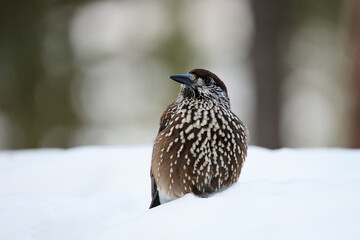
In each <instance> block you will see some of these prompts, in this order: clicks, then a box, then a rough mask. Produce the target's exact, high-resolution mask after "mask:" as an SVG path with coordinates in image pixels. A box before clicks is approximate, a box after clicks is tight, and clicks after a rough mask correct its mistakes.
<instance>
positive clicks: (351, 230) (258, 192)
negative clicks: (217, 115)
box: [0, 146, 360, 240]
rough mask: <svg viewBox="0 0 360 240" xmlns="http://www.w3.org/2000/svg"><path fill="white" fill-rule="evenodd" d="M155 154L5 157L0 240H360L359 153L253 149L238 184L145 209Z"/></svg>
mask: <svg viewBox="0 0 360 240" xmlns="http://www.w3.org/2000/svg"><path fill="white" fill-rule="evenodd" d="M150 159H151V147H150V146H136V147H135V146H134V147H82V148H74V149H70V150H60V149H41V150H21V151H0V239H1V240H8V239H9V240H13V239H24V240H25V239H26V240H28V239H29V240H30V239H36V240H38V239H39V240H42V239H44V240H45V239H47V240H48V239H51V240H52V239H62V240H63V239H66V240H72V239H74V240H75V239H76V240H79V239H92V240H100V239H101V240H103V239H109V240H110V239H117V240H118V239H205V238H206V239H255V240H256V239H359V237H360V227H359V222H360V150H348V149H281V150H267V149H264V148H259V147H255V146H251V147H250V148H249V156H248V158H247V160H246V163H245V165H244V168H243V170H242V174H241V176H240V180H239V182H238V183H236V184H235V185H234V186H232V187H231V188H229V189H227V190H225V191H223V192H221V193H217V194H214V195H213V196H211V197H209V198H198V197H195V196H193V195H191V194H188V195H186V196H184V197H183V198H180V199H178V200H176V201H172V202H170V203H167V204H164V205H161V206H160V207H157V208H154V209H151V210H148V206H149V204H150V179H149V168H150Z"/></svg>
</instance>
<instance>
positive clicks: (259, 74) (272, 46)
mask: <svg viewBox="0 0 360 240" xmlns="http://www.w3.org/2000/svg"><path fill="white" fill-rule="evenodd" d="M251 3H252V10H253V17H254V25H255V26H254V27H255V33H254V39H253V47H252V56H251V57H252V62H253V67H254V78H255V91H256V97H257V99H256V110H255V111H256V119H255V144H257V145H260V146H263V147H267V148H279V147H281V142H280V132H279V129H280V114H281V99H280V97H281V93H280V90H281V85H282V83H283V78H284V62H283V61H284V51H286V49H287V40H288V38H287V36H286V35H287V29H288V26H289V24H290V17H289V16H290V13H289V12H290V9H289V8H290V1H286V0H283V1H268V0H254V1H251Z"/></svg>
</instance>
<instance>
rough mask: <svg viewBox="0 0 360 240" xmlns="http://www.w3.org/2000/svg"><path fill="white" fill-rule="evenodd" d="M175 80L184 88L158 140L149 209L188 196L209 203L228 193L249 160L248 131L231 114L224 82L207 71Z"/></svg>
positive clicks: (165, 118) (174, 77)
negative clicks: (219, 194)
mask: <svg viewBox="0 0 360 240" xmlns="http://www.w3.org/2000/svg"><path fill="white" fill-rule="evenodd" d="M170 78H171V79H172V80H174V81H176V82H178V83H180V84H181V88H180V93H179V95H178V97H177V99H176V100H175V101H174V102H173V103H171V104H170V105H169V106H168V107H167V108H166V110H165V111H164V112H163V114H162V116H161V118H160V127H159V131H158V135H157V137H156V138H155V141H154V146H153V151H152V159H151V169H150V177H151V197H152V201H151V204H150V207H149V208H150V209H151V208H153V207H156V206H159V205H161V204H164V203H167V202H169V201H172V200H175V199H177V198H180V197H182V196H183V195H185V194H187V193H192V194H194V195H196V196H198V197H202V198H206V197H209V196H211V195H212V194H214V193H217V192H220V191H223V190H224V189H227V188H228V187H229V186H231V185H232V184H234V183H235V182H237V180H238V178H239V175H240V172H241V168H242V166H243V163H244V161H245V158H246V155H247V148H248V146H247V142H248V129H247V127H246V125H245V124H244V123H243V122H242V121H241V120H240V119H239V118H238V117H237V116H236V115H235V114H234V113H233V112H232V111H231V108H230V99H229V97H228V92H227V88H226V86H225V84H224V82H223V81H222V80H221V79H220V78H219V77H218V76H217V75H215V74H214V73H212V72H210V71H209V70H205V69H194V70H191V71H190V72H189V73H188V74H176V75H172V76H170Z"/></svg>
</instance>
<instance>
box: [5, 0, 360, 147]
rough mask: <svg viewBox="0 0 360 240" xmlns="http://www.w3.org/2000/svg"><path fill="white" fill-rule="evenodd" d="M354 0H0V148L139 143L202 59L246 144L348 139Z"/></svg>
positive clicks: (357, 15)
mask: <svg viewBox="0 0 360 240" xmlns="http://www.w3.org/2000/svg"><path fill="white" fill-rule="evenodd" d="M359 42H360V2H359V1H357V0H347V1H340V0H315V1H310V0H303V1H295V0H288V1H286V0H282V1H266V0H253V1H245V0H242V1H235V0H231V1H215V0H211V1H204V0H202V1H197V2H191V1H162V0H157V1H156V0H153V1H130V0H119V1H110V0H109V1H86V0H81V1H66V0H35V1H23V0H21V1H9V0H3V1H1V3H0V149H21V148H39V147H74V146H80V145H109V144H149V143H151V142H152V139H153V138H154V137H155V134H156V131H157V125H158V118H159V116H160V115H161V112H162V110H163V109H164V108H165V107H166V106H167V104H169V103H170V102H171V101H172V100H174V98H175V97H176V96H177V92H178V89H179V88H178V87H179V86H178V85H176V84H173V83H172V82H171V81H169V80H168V76H169V75H171V74H174V73H186V72H188V71H189V70H191V69H192V68H197V67H203V68H207V69H209V70H212V71H214V72H215V73H217V74H218V75H219V76H220V77H221V78H223V80H224V81H225V82H226V83H227V85H228V86H230V98H231V99H232V107H233V111H234V112H235V113H237V114H238V115H239V116H240V118H242V119H243V120H244V121H245V122H246V123H247V124H248V126H249V129H250V133H251V144H255V145H260V146H264V147H269V148H280V147H357V148H358V147H360V46H359Z"/></svg>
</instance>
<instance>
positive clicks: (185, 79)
mask: <svg viewBox="0 0 360 240" xmlns="http://www.w3.org/2000/svg"><path fill="white" fill-rule="evenodd" d="M170 78H171V79H172V80H175V81H177V82H178V83H181V84H185V85H187V86H189V87H192V86H193V85H194V81H192V80H191V79H192V78H193V75H192V74H176V75H171V76H170Z"/></svg>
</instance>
